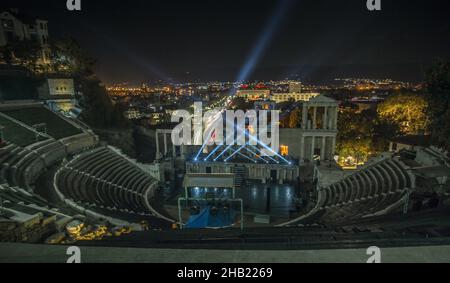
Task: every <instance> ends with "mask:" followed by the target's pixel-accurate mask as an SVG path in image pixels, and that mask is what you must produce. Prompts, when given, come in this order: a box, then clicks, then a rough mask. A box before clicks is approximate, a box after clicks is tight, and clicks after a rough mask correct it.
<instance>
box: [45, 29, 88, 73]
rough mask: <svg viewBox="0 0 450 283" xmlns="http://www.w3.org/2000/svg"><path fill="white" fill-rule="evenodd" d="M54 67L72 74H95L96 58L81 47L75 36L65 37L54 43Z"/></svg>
mask: <svg viewBox="0 0 450 283" xmlns="http://www.w3.org/2000/svg"><path fill="white" fill-rule="evenodd" d="M51 49H52V63H53V69H54V70H55V71H56V72H60V73H69V74H70V75H72V76H91V75H93V74H94V67H95V60H94V59H93V58H92V57H91V56H89V55H88V54H87V53H86V51H85V50H84V49H83V48H81V46H80V45H79V44H78V42H77V41H76V40H75V39H73V38H70V37H68V38H64V39H62V40H58V41H55V42H53V43H52V48H51Z"/></svg>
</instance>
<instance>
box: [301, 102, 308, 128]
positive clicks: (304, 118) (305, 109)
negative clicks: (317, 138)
mask: <svg viewBox="0 0 450 283" xmlns="http://www.w3.org/2000/svg"><path fill="white" fill-rule="evenodd" d="M307 124H308V107H306V104H303V111H302V129H306V125H307Z"/></svg>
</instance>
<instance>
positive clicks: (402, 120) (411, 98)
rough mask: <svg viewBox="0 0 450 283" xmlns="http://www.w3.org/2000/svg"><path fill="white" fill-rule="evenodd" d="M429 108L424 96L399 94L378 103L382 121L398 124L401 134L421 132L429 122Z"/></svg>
mask: <svg viewBox="0 0 450 283" xmlns="http://www.w3.org/2000/svg"><path fill="white" fill-rule="evenodd" d="M427 109H428V102H427V100H426V99H425V97H424V96H420V95H417V94H398V95H394V96H391V97H389V98H388V99H386V100H385V101H384V102H383V103H381V104H380V105H378V109H377V112H378V116H379V118H380V120H381V121H382V122H384V123H386V124H393V125H397V126H398V128H399V130H400V133H401V134H420V133H423V132H425V131H426V129H427V127H428V124H429V118H428V115H427Z"/></svg>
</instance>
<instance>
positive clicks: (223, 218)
mask: <svg viewBox="0 0 450 283" xmlns="http://www.w3.org/2000/svg"><path fill="white" fill-rule="evenodd" d="M232 219H233V217H231V211H230V210H227V212H225V211H224V209H223V208H220V209H218V210H217V214H216V215H213V214H211V207H209V206H208V207H206V208H203V209H202V210H201V211H200V213H199V214H196V215H192V216H191V217H189V220H188V222H187V224H186V225H185V226H184V227H186V228H221V227H227V226H231V224H233V223H232Z"/></svg>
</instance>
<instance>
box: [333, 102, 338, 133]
mask: <svg viewBox="0 0 450 283" xmlns="http://www.w3.org/2000/svg"><path fill="white" fill-rule="evenodd" d="M338 110H339V109H338V107H337V106H336V107H335V110H334V125H333V127H334V128H333V130H337V122H338Z"/></svg>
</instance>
